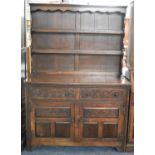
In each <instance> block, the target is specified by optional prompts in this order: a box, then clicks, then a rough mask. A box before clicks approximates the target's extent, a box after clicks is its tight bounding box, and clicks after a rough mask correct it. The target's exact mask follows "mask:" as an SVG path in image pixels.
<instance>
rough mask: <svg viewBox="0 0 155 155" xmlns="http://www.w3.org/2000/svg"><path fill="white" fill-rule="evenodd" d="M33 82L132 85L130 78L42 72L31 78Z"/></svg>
mask: <svg viewBox="0 0 155 155" xmlns="http://www.w3.org/2000/svg"><path fill="white" fill-rule="evenodd" d="M30 83H31V84H51V85H78V86H79V85H90V86H92V85H98V86H102V85H112V86H114V85H130V82H129V81H128V80H121V79H120V78H119V77H117V78H116V77H114V76H109V75H107V76H105V75H104V76H101V75H99V74H98V75H97V74H96V75H95V74H94V75H91V76H90V75H63V76H62V75H50V74H49V75H45V74H42V75H41V74H40V75H37V76H34V77H32V78H31V81H30Z"/></svg>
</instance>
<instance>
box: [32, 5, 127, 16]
mask: <svg viewBox="0 0 155 155" xmlns="http://www.w3.org/2000/svg"><path fill="white" fill-rule="evenodd" d="M79 6H80V7H79ZM35 11H62V12H65V11H72V12H86V11H89V12H92V13H94V12H105V13H121V14H125V12H126V7H125V6H118V7H116V6H115V7H112V6H109V7H103V6H96V7H93V6H91V5H89V6H84V5H72V7H69V5H61V6H60V5H56V4H51V5H50V4H48V5H46V4H44V5H43V4H41V5H40V4H35V5H33V4H31V12H35Z"/></svg>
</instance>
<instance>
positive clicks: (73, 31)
mask: <svg viewBox="0 0 155 155" xmlns="http://www.w3.org/2000/svg"><path fill="white" fill-rule="evenodd" d="M31 31H32V32H38V33H67V34H68V33H80V34H112V35H120V34H124V33H123V31H113V30H104V31H103V30H102V31H101V30H61V29H32V30H31Z"/></svg>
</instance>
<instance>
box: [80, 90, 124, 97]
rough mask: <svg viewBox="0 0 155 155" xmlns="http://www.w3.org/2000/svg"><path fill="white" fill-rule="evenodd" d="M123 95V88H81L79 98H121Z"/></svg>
mask: <svg viewBox="0 0 155 155" xmlns="http://www.w3.org/2000/svg"><path fill="white" fill-rule="evenodd" d="M124 95H125V89H123V88H81V89H80V99H89V100H93V99H94V100H101V99H103V100H122V99H123V98H124Z"/></svg>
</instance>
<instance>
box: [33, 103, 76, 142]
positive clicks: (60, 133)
mask: <svg viewBox="0 0 155 155" xmlns="http://www.w3.org/2000/svg"><path fill="white" fill-rule="evenodd" d="M32 107H33V108H32V109H33V110H32V114H33V115H32V120H33V121H32V126H31V130H32V131H34V132H32V133H33V141H34V142H35V143H39V144H43V143H44V142H45V143H46V144H54V143H55V142H59V141H63V142H68V141H73V138H74V124H73V118H74V104H73V103H67V102H51V101H39V100H34V101H33V103H32Z"/></svg>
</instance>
